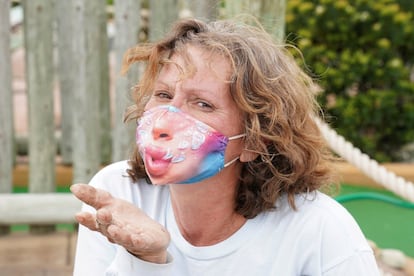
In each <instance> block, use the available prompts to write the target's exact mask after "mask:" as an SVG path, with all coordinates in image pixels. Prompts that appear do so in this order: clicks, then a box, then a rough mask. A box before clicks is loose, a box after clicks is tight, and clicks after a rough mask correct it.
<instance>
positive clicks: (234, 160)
mask: <svg viewBox="0 0 414 276" xmlns="http://www.w3.org/2000/svg"><path fill="white" fill-rule="evenodd" d="M239 158H240V157H239V156H237V157H236V158H234V159H233V160H230V161H229V162H227V163H226V164H224V168H226V167H228V166H230V165H231V164H233V163H234V162H236V161H237V160H238V159H239Z"/></svg>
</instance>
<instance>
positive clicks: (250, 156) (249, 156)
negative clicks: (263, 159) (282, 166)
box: [239, 149, 259, 162]
mask: <svg viewBox="0 0 414 276" xmlns="http://www.w3.org/2000/svg"><path fill="white" fill-rule="evenodd" d="M258 156H259V154H258V153H257V152H254V151H251V150H248V149H244V150H243V151H242V153H241V154H240V158H239V160H240V161H241V162H250V161H253V160H254V159H256V158H257V157H258Z"/></svg>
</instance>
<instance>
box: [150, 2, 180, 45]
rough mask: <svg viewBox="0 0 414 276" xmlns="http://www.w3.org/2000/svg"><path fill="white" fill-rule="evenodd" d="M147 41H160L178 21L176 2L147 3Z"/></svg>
mask: <svg viewBox="0 0 414 276" xmlns="http://www.w3.org/2000/svg"><path fill="white" fill-rule="evenodd" d="M149 5H150V14H149V40H150V41H155V40H158V39H160V38H161V37H162V36H163V35H164V33H165V32H166V31H168V30H169V29H170V27H171V24H172V23H173V22H174V21H176V20H177V19H178V7H179V5H178V0H151V1H149Z"/></svg>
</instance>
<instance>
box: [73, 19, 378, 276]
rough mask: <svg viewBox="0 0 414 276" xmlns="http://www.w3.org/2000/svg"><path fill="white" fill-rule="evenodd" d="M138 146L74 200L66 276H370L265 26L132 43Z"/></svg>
mask: <svg viewBox="0 0 414 276" xmlns="http://www.w3.org/2000/svg"><path fill="white" fill-rule="evenodd" d="M138 61H144V62H147V67H146V71H145V74H144V76H143V78H142V81H141V82H140V84H139V85H138V86H137V88H136V90H135V91H134V96H135V97H136V98H135V103H136V105H135V107H134V108H133V109H131V110H130V112H129V113H128V115H127V118H128V119H137V120H138V125H137V132H136V136H137V147H136V150H135V153H134V156H133V158H131V160H130V161H124V162H118V163H115V164H112V165H110V166H108V167H106V168H104V169H103V170H102V171H100V172H99V173H98V174H97V175H96V176H95V177H94V178H93V179H92V181H91V183H90V185H85V184H77V185H73V186H72V192H73V193H74V194H75V195H76V196H77V197H78V198H79V199H81V200H82V201H83V202H85V203H86V204H85V205H84V207H83V211H82V212H81V213H79V214H77V216H76V218H77V220H78V221H79V223H80V224H81V226H80V230H79V237H78V247H77V253H76V262H75V275H102V274H104V273H107V274H110V275H112V274H116V275H377V274H378V271H377V267H376V263H375V259H374V256H373V253H372V251H371V249H370V247H369V246H368V244H367V242H366V240H365V238H364V236H363V234H362V233H361V231H360V229H359V227H358V225H357V224H356V222H355V221H354V219H353V218H352V217H351V215H350V214H349V213H348V212H347V211H346V210H345V209H344V208H342V207H341V206H340V205H339V204H337V203H336V202H335V201H334V200H332V199H331V198H329V197H328V196H326V195H324V194H322V193H321V192H320V191H319V190H320V189H321V188H323V187H325V186H327V185H328V184H330V183H331V182H332V172H331V169H330V167H329V164H330V163H331V161H332V157H331V155H330V153H329V151H328V150H327V149H326V147H325V144H324V141H323V139H322V138H321V135H320V132H319V130H318V128H317V126H316V125H315V122H314V120H313V118H314V116H317V111H318V107H317V104H316V102H315V99H314V95H315V93H316V86H315V85H314V84H313V83H312V81H311V79H310V78H309V77H308V76H307V75H306V74H304V72H303V71H301V69H300V68H299V67H298V66H297V65H296V63H295V62H294V60H293V58H292V57H291V56H290V55H289V54H288V52H287V50H286V49H285V47H283V46H280V45H276V44H274V43H273V42H272V40H271V38H270V36H269V35H268V34H266V33H265V32H264V31H263V30H262V29H260V28H256V27H252V26H248V25H244V24H240V23H232V22H230V21H218V22H213V23H210V24H205V23H203V22H200V21H197V20H194V19H187V20H184V21H180V22H178V23H177V24H176V25H175V27H174V28H173V30H172V32H171V33H170V34H169V35H168V36H167V37H166V38H165V39H164V40H162V41H160V42H158V43H155V44H149V45H141V46H137V47H136V48H133V49H131V50H130V51H129V52H128V53H127V55H126V60H125V66H126V68H127V67H128V66H129V65H131V64H132V63H134V62H138Z"/></svg>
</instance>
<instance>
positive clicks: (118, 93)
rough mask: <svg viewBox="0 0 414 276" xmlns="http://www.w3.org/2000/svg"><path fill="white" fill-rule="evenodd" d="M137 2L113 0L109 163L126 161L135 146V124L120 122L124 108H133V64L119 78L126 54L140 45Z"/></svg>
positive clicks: (135, 69) (135, 77)
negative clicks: (110, 161)
mask: <svg viewBox="0 0 414 276" xmlns="http://www.w3.org/2000/svg"><path fill="white" fill-rule="evenodd" d="M140 2H141V1H140V0H125V1H115V28H116V35H115V38H114V46H115V60H116V61H115V110H114V128H113V129H114V133H113V138H114V140H113V154H112V160H113V161H119V160H124V159H126V158H128V157H129V156H128V153H129V152H130V150H131V149H132V147H133V146H134V141H135V135H134V130H135V126H136V125H135V123H134V122H129V123H127V124H124V123H122V120H123V117H124V113H125V109H126V108H127V107H128V106H130V105H132V104H133V102H132V99H131V97H130V94H131V88H132V87H133V86H134V85H135V84H136V83H137V82H138V78H139V70H138V66H137V65H134V66H132V67H131V68H130V70H129V71H128V73H127V74H126V75H125V76H122V75H120V72H121V66H122V59H123V56H124V54H125V51H126V50H127V49H128V48H131V47H133V46H134V45H136V44H137V43H138V42H139V30H140V21H141V19H140Z"/></svg>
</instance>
